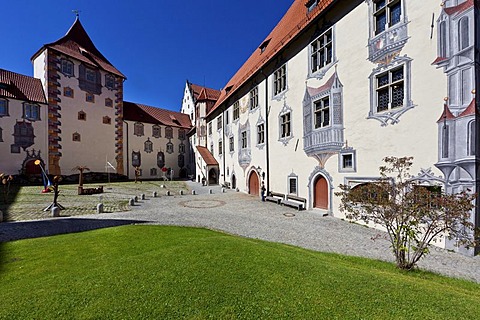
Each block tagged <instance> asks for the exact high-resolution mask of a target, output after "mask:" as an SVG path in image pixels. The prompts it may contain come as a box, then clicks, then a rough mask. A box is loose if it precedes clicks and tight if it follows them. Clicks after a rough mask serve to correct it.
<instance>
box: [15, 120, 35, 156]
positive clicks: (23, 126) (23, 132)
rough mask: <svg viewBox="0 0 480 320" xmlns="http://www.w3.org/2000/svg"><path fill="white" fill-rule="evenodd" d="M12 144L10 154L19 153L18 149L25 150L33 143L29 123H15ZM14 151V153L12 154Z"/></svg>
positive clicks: (31, 129)
mask: <svg viewBox="0 0 480 320" xmlns="http://www.w3.org/2000/svg"><path fill="white" fill-rule="evenodd" d="M13 137H14V143H13V145H12V148H11V150H12V153H19V152H20V148H22V149H23V150H26V149H27V148H29V147H31V146H33V145H34V143H35V134H34V130H33V126H32V123H31V122H26V121H17V123H16V124H15V126H14V127H13ZM14 151H15V152H14Z"/></svg>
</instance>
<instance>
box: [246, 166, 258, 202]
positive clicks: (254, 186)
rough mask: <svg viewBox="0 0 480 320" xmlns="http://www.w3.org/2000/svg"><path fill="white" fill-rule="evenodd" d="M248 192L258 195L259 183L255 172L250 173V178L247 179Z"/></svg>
mask: <svg viewBox="0 0 480 320" xmlns="http://www.w3.org/2000/svg"><path fill="white" fill-rule="evenodd" d="M248 187H249V188H248V189H249V190H248V193H250V194H252V195H255V196H258V195H259V194H260V193H259V183H258V176H257V174H256V173H255V172H252V173H251V174H250V179H249V181H248Z"/></svg>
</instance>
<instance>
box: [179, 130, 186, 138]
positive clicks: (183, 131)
mask: <svg viewBox="0 0 480 320" xmlns="http://www.w3.org/2000/svg"><path fill="white" fill-rule="evenodd" d="M178 139H180V140H185V130H184V129H178Z"/></svg>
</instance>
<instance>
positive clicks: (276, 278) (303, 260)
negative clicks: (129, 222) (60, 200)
mask: <svg viewBox="0 0 480 320" xmlns="http://www.w3.org/2000/svg"><path fill="white" fill-rule="evenodd" d="M0 259H1V260H0V263H1V264H0V284H1V285H0V297H1V307H0V318H2V319H72V318H75V319H89V318H90V319H91V318H95V319H112V318H115V319H120V318H121V319H130V318H134V319H167V318H188V319H207V318H210V319H258V318H264V319H478V317H479V315H480V304H479V303H478V302H479V301H480V285H479V284H475V283H471V282H467V281H461V280H453V279H449V278H445V277H441V276H437V275H434V274H431V273H426V272H414V273H405V272H401V271H399V270H397V269H396V268H395V267H394V265H393V264H389V263H385V262H379V261H372V260H368V259H362V258H352V257H345V256H340V255H335V254H324V253H318V252H313V251H308V250H304V249H300V248H296V247H292V246H287V245H282V244H276V243H269V242H264V241H259V240H251V239H245V238H241V237H236V236H230V235H227V234H224V233H219V232H214V231H209V230H205V229H195V228H182V227H163V226H123V227H116V228H109V229H101V230H95V231H89V232H84V233H77V234H68V235H60V236H54V237H48V238H39V239H29V240H21V241H15V242H9V243H3V244H0Z"/></svg>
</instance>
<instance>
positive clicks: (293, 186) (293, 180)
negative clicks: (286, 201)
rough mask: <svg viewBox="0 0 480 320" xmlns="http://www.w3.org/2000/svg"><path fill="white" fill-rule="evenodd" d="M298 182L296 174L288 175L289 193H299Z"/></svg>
mask: <svg viewBox="0 0 480 320" xmlns="http://www.w3.org/2000/svg"><path fill="white" fill-rule="evenodd" d="M297 182H298V178H297V177H296V176H292V177H288V193H289V194H295V195H296V194H297Z"/></svg>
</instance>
